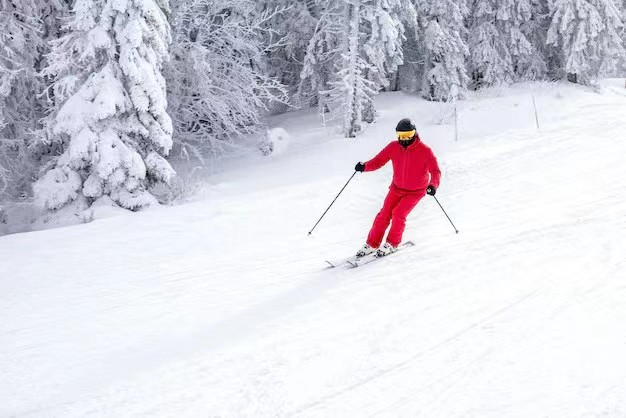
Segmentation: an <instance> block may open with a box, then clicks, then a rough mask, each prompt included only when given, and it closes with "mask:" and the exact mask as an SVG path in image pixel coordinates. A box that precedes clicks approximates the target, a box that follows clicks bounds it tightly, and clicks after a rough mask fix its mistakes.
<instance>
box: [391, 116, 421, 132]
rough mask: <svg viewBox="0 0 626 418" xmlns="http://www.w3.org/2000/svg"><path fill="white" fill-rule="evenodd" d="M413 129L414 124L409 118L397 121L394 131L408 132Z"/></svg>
mask: <svg viewBox="0 0 626 418" xmlns="http://www.w3.org/2000/svg"><path fill="white" fill-rule="evenodd" d="M415 130H416V128H415V124H414V123H413V121H412V120H411V119H409V118H404V119H402V120H401V121H400V122H398V125H396V132H410V131H415Z"/></svg>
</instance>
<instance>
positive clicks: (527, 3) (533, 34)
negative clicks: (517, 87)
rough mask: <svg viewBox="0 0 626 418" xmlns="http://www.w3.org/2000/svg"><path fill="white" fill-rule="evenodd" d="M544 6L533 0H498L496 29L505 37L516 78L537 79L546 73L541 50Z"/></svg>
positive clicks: (543, 3)
mask: <svg viewBox="0 0 626 418" xmlns="http://www.w3.org/2000/svg"><path fill="white" fill-rule="evenodd" d="M542 6H544V7H542ZM545 6H547V5H546V3H545V2H543V1H537V0H500V4H499V9H498V14H497V18H498V22H499V23H500V32H501V33H502V34H503V35H504V36H505V37H506V39H507V40H508V45H509V47H508V49H509V51H510V53H511V60H512V64H513V72H514V74H515V79H516V80H520V79H521V80H532V79H537V78H541V77H543V76H544V74H545V72H546V65H545V60H544V56H543V53H542V52H543V49H542V46H543V45H544V43H545V30H546V28H545V27H542V25H541V18H542V14H541V13H544V15H545V13H546V12H547V9H546V7H545ZM542 35H544V36H542ZM531 39H532V40H534V41H535V42H532V41H531Z"/></svg>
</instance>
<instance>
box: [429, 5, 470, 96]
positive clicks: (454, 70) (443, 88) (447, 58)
mask: <svg viewBox="0 0 626 418" xmlns="http://www.w3.org/2000/svg"><path fill="white" fill-rule="evenodd" d="M467 12H468V10H467V4H466V2H465V1H464V0H432V1H431V2H430V5H429V8H428V17H427V21H428V23H427V26H426V30H425V36H424V46H425V51H426V57H425V65H424V66H425V69H424V82H423V84H422V96H423V97H424V98H426V99H429V100H436V101H447V100H451V99H455V98H456V97H457V96H458V94H459V93H462V92H463V90H465V89H466V88H467V83H468V81H469V77H468V76H467V70H466V61H465V60H466V57H467V56H468V55H469V50H468V48H467V45H466V43H465V40H464V32H465V26H464V17H465V16H466V14H467Z"/></svg>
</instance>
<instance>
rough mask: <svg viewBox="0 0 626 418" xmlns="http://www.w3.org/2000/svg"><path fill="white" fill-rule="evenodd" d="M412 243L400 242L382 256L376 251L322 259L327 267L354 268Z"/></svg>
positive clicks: (407, 246) (412, 244) (410, 245)
mask: <svg viewBox="0 0 626 418" xmlns="http://www.w3.org/2000/svg"><path fill="white" fill-rule="evenodd" d="M414 245H415V244H414V243H413V241H406V242H404V243H402V244H400V245H399V246H398V248H397V249H396V251H395V252H393V253H391V254H388V255H385V256H382V257H379V256H378V255H377V254H376V252H373V253H372V254H368V255H365V256H363V257H357V256H352V257H347V258H342V259H340V260H334V261H333V260H324V261H326V263H328V265H329V266H330V267H329V268H335V267H339V266H342V265H343V266H345V267H347V268H356V267H359V266H362V265H364V264H369V263H371V262H373V261H376V260H380V259H381V258H387V257H389V256H390V255H392V254H395V253H397V252H398V251H400V250H402V249H404V248H409V247H412V246H414Z"/></svg>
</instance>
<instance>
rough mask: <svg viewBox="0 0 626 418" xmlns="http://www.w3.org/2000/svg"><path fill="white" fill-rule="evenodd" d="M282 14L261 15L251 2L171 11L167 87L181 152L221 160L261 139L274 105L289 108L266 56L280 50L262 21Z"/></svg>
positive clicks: (193, 4) (199, 3)
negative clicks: (247, 141)
mask: <svg viewBox="0 0 626 418" xmlns="http://www.w3.org/2000/svg"><path fill="white" fill-rule="evenodd" d="M283 12H284V9H272V10H265V11H262V12H259V11H258V9H257V8H256V6H255V4H254V2H252V1H239V0H232V1H226V2H224V1H214V0H191V1H189V2H182V3H181V4H180V5H178V6H177V7H176V8H175V16H176V25H175V27H174V31H175V41H174V47H173V60H172V63H171V66H170V69H169V75H168V81H169V91H170V97H171V103H170V111H171V113H172V115H173V118H174V123H175V128H176V135H175V139H176V145H177V148H178V151H179V152H183V153H192V154H193V156H194V157H195V158H199V159H203V157H204V156H206V155H207V154H213V155H221V154H223V153H224V152H225V151H226V149H227V148H228V147H231V146H233V144H234V143H235V141H236V140H237V139H241V138H242V137H250V136H259V135H261V133H260V127H261V126H262V121H261V117H262V115H263V113H264V112H266V111H267V110H268V106H269V104H270V103H272V102H279V103H287V102H288V95H287V91H286V88H285V86H284V85H283V84H282V83H280V81H279V80H277V79H276V78H275V77H272V76H271V75H269V71H268V69H267V68H266V62H265V56H266V54H267V53H270V52H271V51H274V50H275V49H276V48H278V47H280V46H282V45H283V44H282V43H281V39H275V40H273V41H272V42H264V40H265V37H267V36H271V35H275V32H274V31H273V29H272V28H271V27H267V26H266V24H267V22H269V21H271V20H273V19H276V18H277V16H279V15H280V14H281V13H283Z"/></svg>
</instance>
